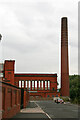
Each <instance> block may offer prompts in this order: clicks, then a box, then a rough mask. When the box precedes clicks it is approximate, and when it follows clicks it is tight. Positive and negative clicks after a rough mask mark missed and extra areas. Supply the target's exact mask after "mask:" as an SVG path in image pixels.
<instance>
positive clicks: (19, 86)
mask: <svg viewBox="0 0 80 120" xmlns="http://www.w3.org/2000/svg"><path fill="white" fill-rule="evenodd" d="M19 87H20V88H21V80H19Z"/></svg>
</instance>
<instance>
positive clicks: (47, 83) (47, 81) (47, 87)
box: [47, 81, 48, 90]
mask: <svg viewBox="0 0 80 120" xmlns="http://www.w3.org/2000/svg"><path fill="white" fill-rule="evenodd" d="M47 90H48V81H47Z"/></svg>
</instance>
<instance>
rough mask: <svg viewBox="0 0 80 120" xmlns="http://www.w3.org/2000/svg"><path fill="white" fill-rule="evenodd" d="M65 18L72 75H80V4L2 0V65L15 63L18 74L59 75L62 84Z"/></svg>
mask: <svg viewBox="0 0 80 120" xmlns="http://www.w3.org/2000/svg"><path fill="white" fill-rule="evenodd" d="M62 17H67V18H68V42H69V50H68V52H69V74H70V75H72V74H78V0H0V33H1V34H2V41H1V42H0V62H3V61H4V60H5V59H6V60H8V59H9V60H15V72H17V73H27V72H28V73H34V72H35V73H37V72H38V73H57V75H58V82H59V83H60V74H61V67H60V66H61V60H60V59H61V18H62ZM59 86H60V84H59Z"/></svg>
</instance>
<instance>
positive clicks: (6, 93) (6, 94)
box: [4, 88, 8, 111]
mask: <svg viewBox="0 0 80 120" xmlns="http://www.w3.org/2000/svg"><path fill="white" fill-rule="evenodd" d="M7 96H8V92H7V88H5V104H4V105H5V107H4V108H5V111H7Z"/></svg>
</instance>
